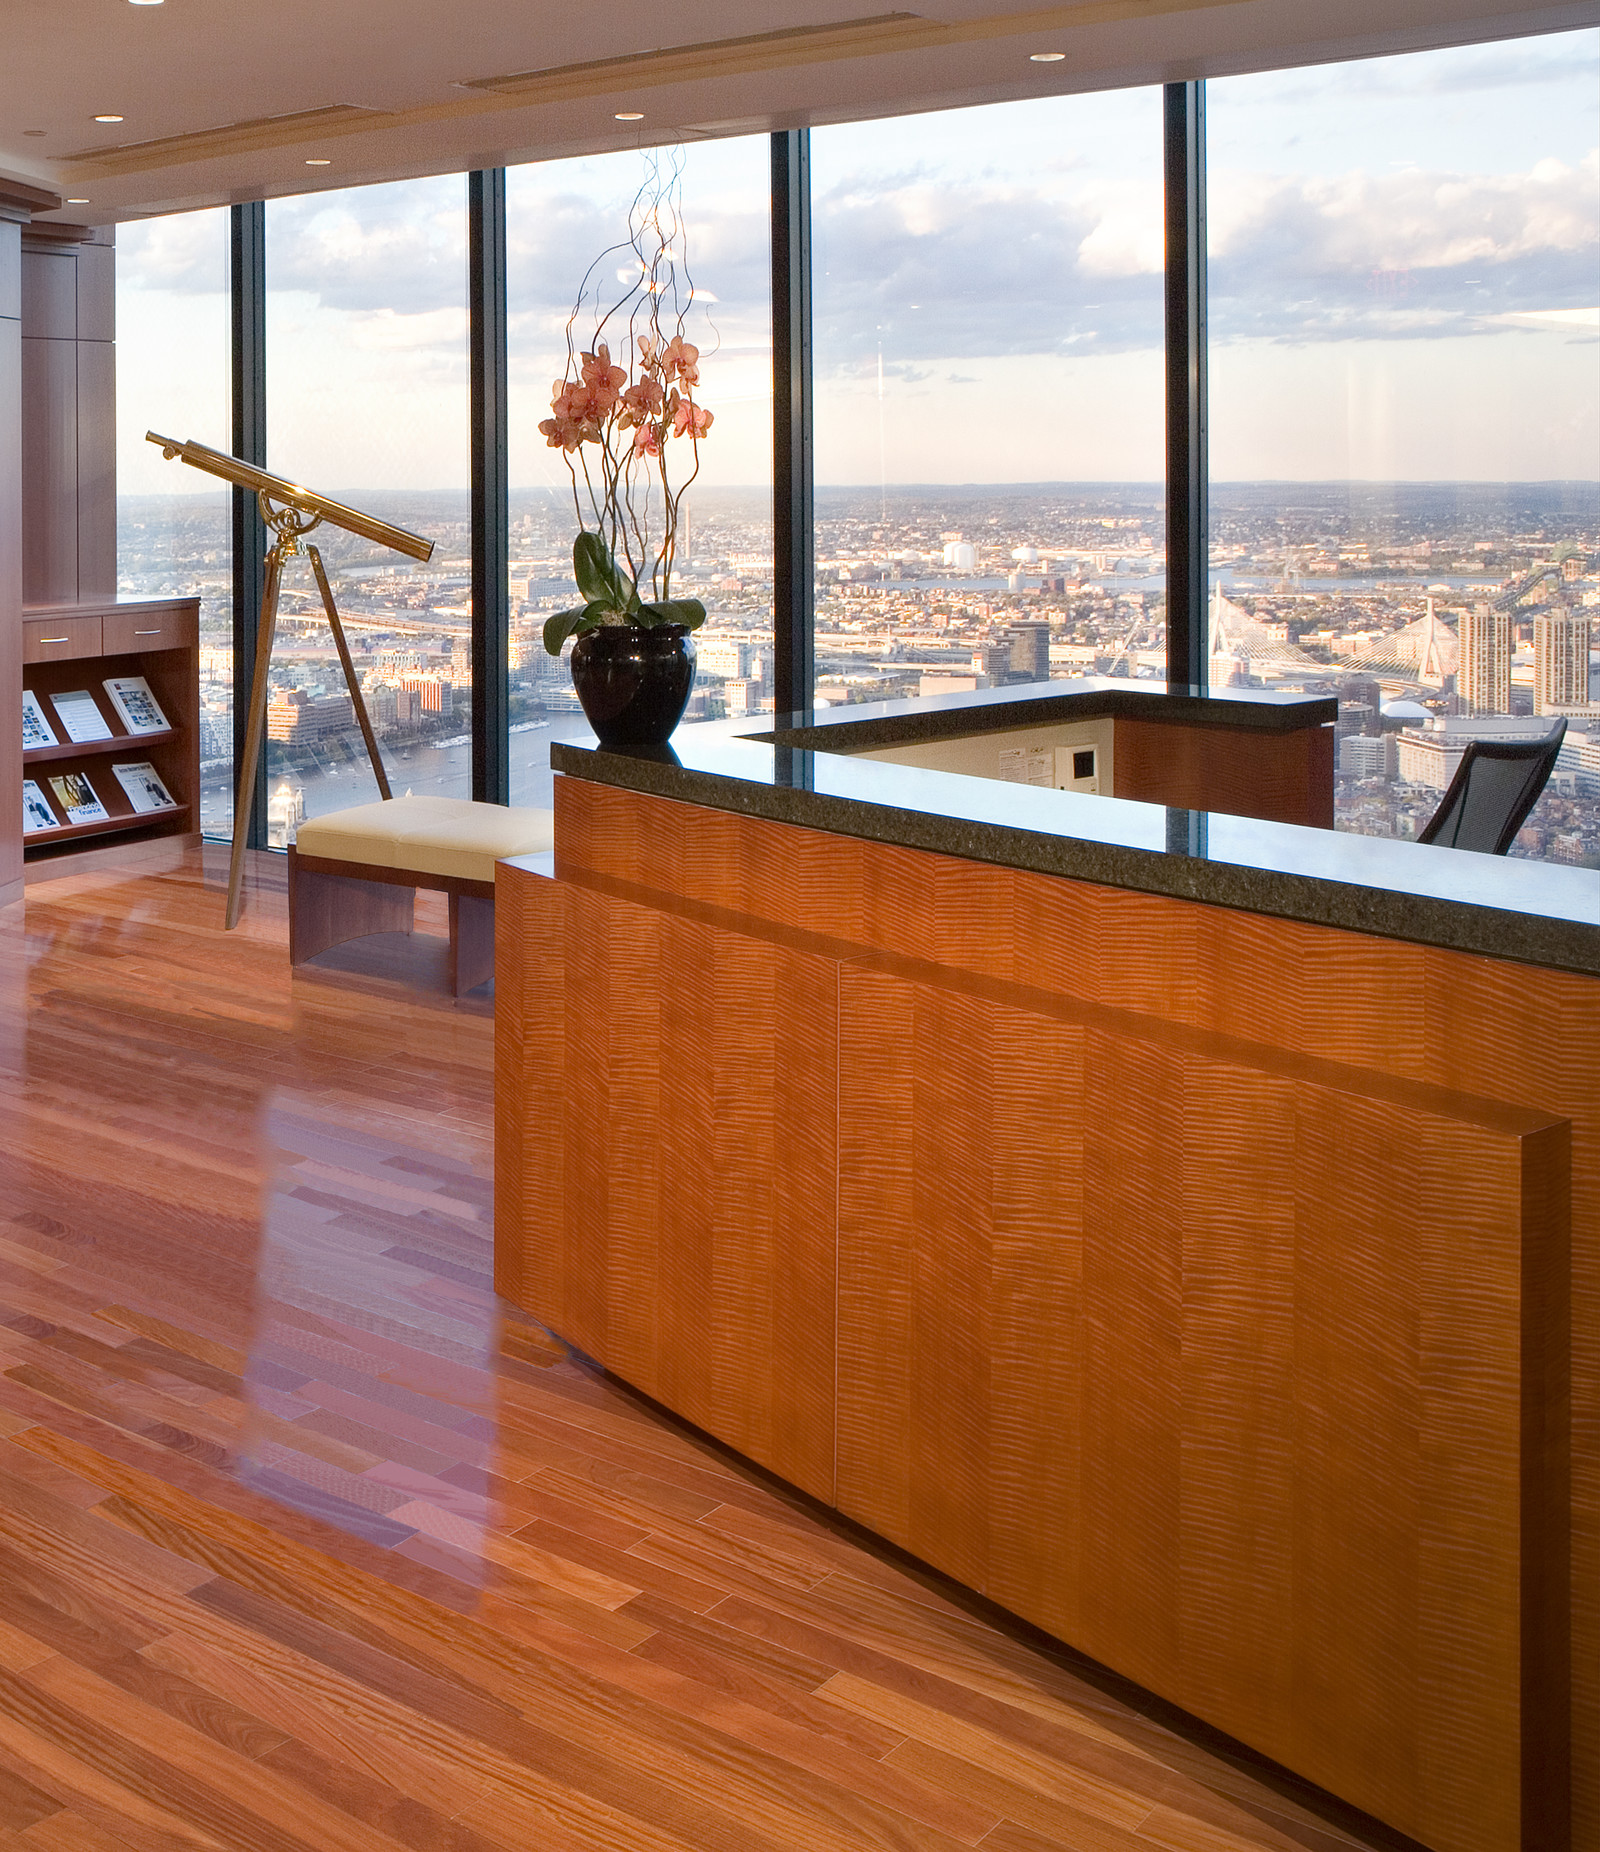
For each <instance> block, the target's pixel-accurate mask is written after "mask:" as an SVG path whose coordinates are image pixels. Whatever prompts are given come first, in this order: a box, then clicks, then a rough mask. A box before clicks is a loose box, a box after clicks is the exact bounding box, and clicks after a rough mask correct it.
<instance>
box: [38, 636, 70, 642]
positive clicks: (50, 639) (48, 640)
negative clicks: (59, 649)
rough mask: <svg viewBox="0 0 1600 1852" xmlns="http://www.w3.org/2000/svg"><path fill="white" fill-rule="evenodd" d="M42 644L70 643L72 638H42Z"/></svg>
mask: <svg viewBox="0 0 1600 1852" xmlns="http://www.w3.org/2000/svg"><path fill="white" fill-rule="evenodd" d="M39 641H40V642H41V643H70V642H71V641H72V639H71V637H40V639H39Z"/></svg>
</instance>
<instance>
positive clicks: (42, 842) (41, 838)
mask: <svg viewBox="0 0 1600 1852" xmlns="http://www.w3.org/2000/svg"><path fill="white" fill-rule="evenodd" d="M101 801H102V802H103V801H104V800H103V799H102V800H101ZM188 814H189V806H188V805H187V804H176V805H174V806H173V807H172V808H171V809H170V810H139V811H135V812H134V813H133V814H132V815H131V816H127V817H106V818H105V819H104V820H103V821H101V822H98V823H68V824H65V825H63V827H62V828H60V829H58V830H30V831H29V832H28V833H27V834H26V835H25V836H24V837H23V839H22V842H23V847H24V848H27V849H33V848H39V849H42V848H44V847H45V846H46V845H47V844H49V843H57V842H76V841H77V840H78V839H79V837H81V836H114V835H115V834H116V833H117V831H119V830H139V829H145V828H146V827H148V826H149V825H150V824H152V823H170V822H171V821H172V820H173V819H174V818H175V817H186V816H187V815H188Z"/></svg>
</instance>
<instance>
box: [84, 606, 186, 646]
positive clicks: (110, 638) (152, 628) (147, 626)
mask: <svg viewBox="0 0 1600 1852" xmlns="http://www.w3.org/2000/svg"><path fill="white" fill-rule="evenodd" d="M101 622H102V625H103V626H104V630H105V647H104V650H103V652H102V653H103V654H104V655H107V656H123V655H127V654H129V653H130V652H131V651H133V650H141V649H185V648H188V649H192V648H193V647H194V646H195V644H196V643H198V642H199V640H200V635H199V633H200V623H199V618H198V617H197V615H196V613H195V612H193V611H185V610H181V609H169V610H165V611H163V610H155V611H107V612H106V614H105V616H104V618H103V619H102V620H101Z"/></svg>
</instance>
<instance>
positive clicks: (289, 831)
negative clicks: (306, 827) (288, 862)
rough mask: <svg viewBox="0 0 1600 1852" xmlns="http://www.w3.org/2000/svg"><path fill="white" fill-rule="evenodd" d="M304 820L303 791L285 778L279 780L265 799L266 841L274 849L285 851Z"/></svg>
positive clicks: (304, 802)
mask: <svg viewBox="0 0 1600 1852" xmlns="http://www.w3.org/2000/svg"><path fill="white" fill-rule="evenodd" d="M305 820H306V794H305V791H304V789H303V788H302V787H301V786H300V785H298V784H295V783H291V782H290V780H288V779H287V778H285V779H283V780H281V781H280V782H279V783H278V784H277V785H276V786H275V787H274V789H273V792H272V795H271V797H269V798H268V799H267V841H268V843H270V844H271V846H272V847H273V848H274V849H286V848H288V846H289V844H290V843H291V842H293V841H294V838H295V832H296V830H298V829H299V827H300V825H301V824H302V823H304V822H305Z"/></svg>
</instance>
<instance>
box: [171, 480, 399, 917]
mask: <svg viewBox="0 0 1600 1852" xmlns="http://www.w3.org/2000/svg"><path fill="white" fill-rule="evenodd" d="M169 454H170V453H169ZM256 499H257V502H258V504H259V506H260V509H261V518H262V520H263V521H265V522H266V524H267V526H268V527H269V528H270V529H271V530H272V533H273V534H274V535H275V536H276V538H275V539H274V541H273V544H272V546H271V548H270V549H269V551H268V553H267V570H266V578H265V580H264V581H263V583H262V587H261V615H260V619H259V621H258V623H257V626H256V661H255V673H254V675H253V676H252V677H251V682H250V714H249V723H248V725H247V727H246V729H245V736H244V756H243V757H242V758H241V759H240V761H239V790H238V794H237V796H236V798H235V801H234V806H233V853H232V855H231V856H230V857H229V860H228V911H227V917H226V924H227V927H228V929H229V930H230V931H231V930H232V929H233V928H234V927H235V926H237V925H238V923H239V906H240V901H241V899H242V890H243V885H244V852H245V848H246V846H247V845H248V843H249V840H250V820H251V816H252V813H253V812H254V809H255V797H256V769H257V767H258V766H259V765H260V763H261V741H262V738H263V736H264V735H265V733H266V730H267V672H268V670H269V669H270V667H271V665H272V644H273V639H274V637H275V636H276V634H277V628H278V592H279V589H280V587H281V586H282V583H283V568H284V564H285V562H286V561H288V560H291V559H294V558H295V557H297V556H298V555H299V554H300V553H302V552H303V553H304V554H305V556H306V558H308V559H309V560H310V561H311V570H312V572H313V574H314V575H315V577H316V581H317V590H318V591H319V592H320V593H321V594H322V608H323V610H324V611H325V612H326V613H327V614H328V628H329V629H330V630H331V631H332V632H333V642H334V647H335V648H336V649H337V650H338V652H339V663H340V666H341V667H342V668H343V670H344V679H345V684H346V686H347V687H348V688H349V690H350V701H351V705H352V706H353V707H354V708H355V715H356V721H357V723H358V725H359V726H360V728H361V737H362V739H363V740H365V741H366V746H367V757H368V758H369V759H370V760H371V761H372V771H373V776H374V777H375V778H376V779H377V781H378V794H379V796H380V797H382V798H385V799H387V798H389V797H391V796H392V795H393V794H392V792H391V791H390V789H389V776H388V773H387V772H385V771H384V769H383V760H382V758H381V757H380V755H379V752H378V742H377V739H376V737H375V736H374V734H373V731H372V721H371V718H370V717H369V715H368V713H367V704H366V702H365V701H364V700H363V699H362V696H361V687H360V684H359V683H358V682H357V681H356V670H355V664H354V663H353V662H352V661H351V660H350V646H349V644H348V643H347V642H346V641H345V635H344V625H343V624H342V623H341V622H340V621H339V610H338V607H337V606H336V605H335V604H334V602H333V588H332V586H330V585H329V583H328V574H327V571H326V569H325V568H324V566H323V564H322V555H321V553H319V552H318V550H317V549H316V547H315V546H313V545H311V544H310V543H309V542H306V544H305V545H304V546H302V544H301V543H302V542H304V541H305V537H306V535H307V534H309V533H310V532H311V530H312V529H313V528H314V527H320V526H321V525H322V516H321V515H320V514H310V515H308V514H307V513H306V512H305V511H304V510H302V509H299V508H295V507H278V506H275V505H274V503H273V500H272V498H271V496H270V495H269V494H268V492H267V491H266V490H265V489H261V490H258V491H257V497H256Z"/></svg>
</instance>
